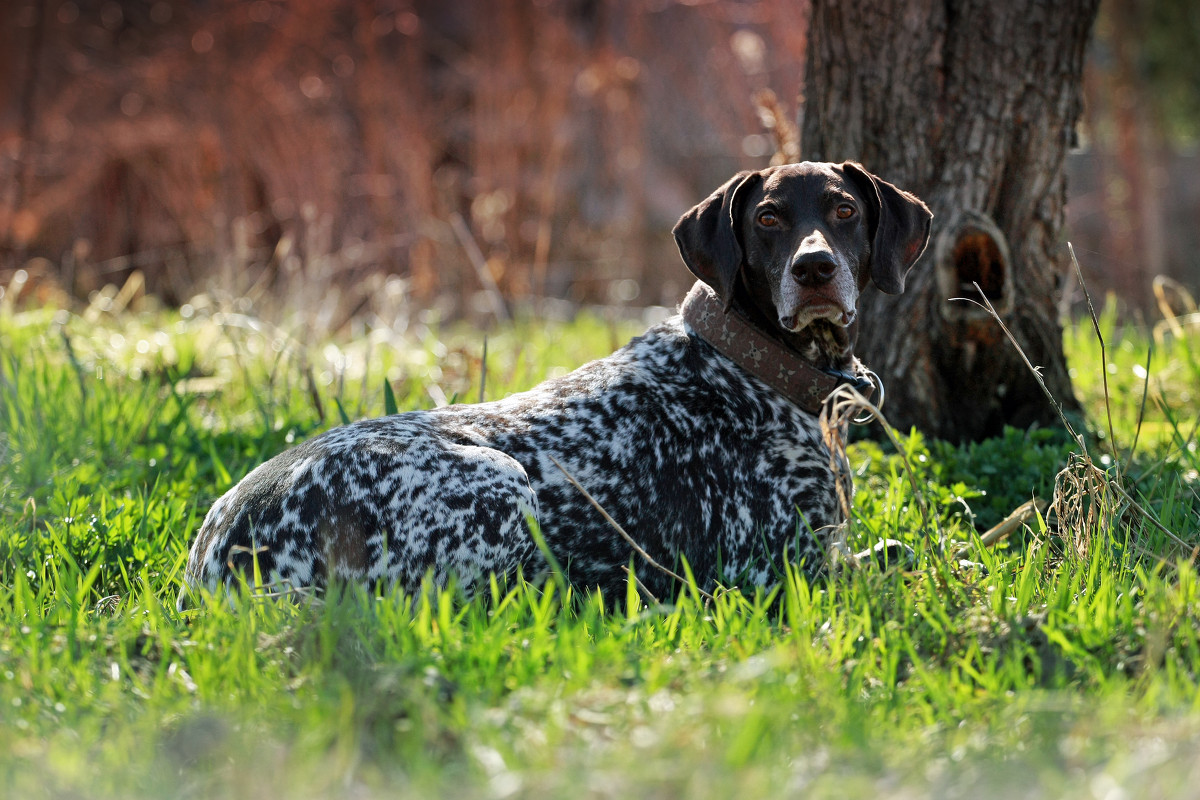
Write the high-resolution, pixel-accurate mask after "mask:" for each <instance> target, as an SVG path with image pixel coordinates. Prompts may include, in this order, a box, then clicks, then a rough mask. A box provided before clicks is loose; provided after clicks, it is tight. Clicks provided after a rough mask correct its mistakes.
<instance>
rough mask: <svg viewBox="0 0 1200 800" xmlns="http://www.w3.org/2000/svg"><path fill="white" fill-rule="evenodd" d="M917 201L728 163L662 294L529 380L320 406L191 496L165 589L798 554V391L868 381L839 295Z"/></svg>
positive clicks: (882, 186) (727, 565)
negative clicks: (674, 287)
mask: <svg viewBox="0 0 1200 800" xmlns="http://www.w3.org/2000/svg"><path fill="white" fill-rule="evenodd" d="M931 219H932V215H931V214H930V212H929V209H928V208H926V206H925V205H924V204H923V203H922V202H921V201H920V200H919V199H917V198H916V197H914V196H913V195H911V194H909V193H907V192H904V191H902V190H900V189H898V188H897V187H896V186H893V185H892V184H890V183H888V182H886V181H884V180H882V179H880V178H878V177H876V176H874V175H872V174H871V173H869V172H867V171H866V170H865V169H864V168H863V167H862V166H860V165H858V164H856V163H853V162H846V163H843V164H828V163H810V162H805V163H799V164H790V165H785V166H776V167H771V168H768V169H764V170H760V171H753V172H740V173H738V174H737V175H735V176H734V177H733V178H732V179H730V180H729V181H728V182H726V183H725V184H724V185H723V186H721V187H720V188H718V189H717V190H716V191H715V192H713V193H712V194H711V195H710V196H709V197H708V198H707V199H705V200H704V201H703V202H701V203H700V204H699V205H697V206H696V207H694V208H693V209H691V210H690V211H688V212H687V213H685V214H684V215H683V217H682V218H681V219H680V220H679V222H678V224H677V225H676V226H675V228H674V236H675V240H676V243H677V244H678V247H679V252H680V254H681V256H682V257H683V261H684V263H685V264H686V266H687V267H688V269H690V270H691V272H692V273H693V274H694V275H695V276H696V277H697V278H698V279H699V281H698V282H697V283H696V285H695V286H694V287H693V289H692V291H691V292H690V293H689V294H688V296H687V298H686V299H685V300H684V302H683V304H682V306H681V313H680V314H679V315H677V316H674V317H671V318H669V319H667V320H666V321H664V322H662V323H661V324H658V325H656V326H654V327H651V328H650V329H649V330H648V331H647V332H646V333H645V334H643V335H642V336H639V337H637V338H635V339H634V340H633V341H631V342H630V343H629V344H628V345H626V346H625V347H623V348H621V349H620V350H618V351H617V352H615V353H613V354H612V355H610V356H608V357H606V358H602V359H599V360H597V361H593V362H591V363H589V364H586V365H584V366H582V367H580V368H579V369H577V370H575V371H574V372H572V373H570V374H568V375H566V376H564V377H560V378H556V379H553V380H549V381H546V382H545V383H542V384H540V385H539V386H537V387H535V388H534V389H532V390H530V391H527V392H523V393H520V394H515V395H512V396H510V397H508V398H506V399H503V400H498V401H495V402H488V403H480V404H477V405H451V406H448V407H445V408H439V409H435V410H431V411H410V412H407V413H401V414H395V415H392V416H388V417H383V418H379V419H369V420H363V421H359V422H355V423H352V424H349V425H344V426H342V427H339V428H335V429H332V430H330V431H327V432H325V433H323V434H321V435H319V436H317V437H315V438H313V439H311V440H309V441H306V442H304V443H302V444H300V445H298V446H296V447H293V448H292V449H290V450H287V451H285V452H283V453H281V454H280V455H278V456H276V457H274V458H273V459H271V460H269V461H267V462H266V463H264V464H262V465H260V466H259V467H258V468H256V469H255V470H253V471H252V472H250V473H249V474H248V475H247V476H246V477H245V478H244V479H242V481H241V482H240V483H238V484H237V485H236V486H234V487H233V488H232V489H230V490H229V491H228V492H227V493H226V494H225V495H224V496H222V497H221V498H220V499H218V500H217V501H216V503H215V504H214V505H213V506H212V508H211V509H210V511H209V512H208V514H207V516H206V517H205V519H204V522H203V524H202V526H201V528H200V531H199V533H198V534H197V536H196V539H195V542H194V544H193V545H192V547H191V550H190V552H189V556H188V562H187V567H186V572H185V577H184V586H183V589H182V591H181V593H180V598H179V605H180V607H181V608H184V607H186V606H187V605H189V603H188V597H189V595H191V594H194V593H195V592H194V590H195V589H197V588H198V587H202V586H203V587H207V588H209V589H215V588H217V587H219V586H222V585H224V586H226V587H232V586H235V585H238V582H239V578H238V575H239V574H240V575H242V576H245V577H246V578H247V579H249V580H251V581H253V580H254V579H255V576H258V578H259V579H260V580H262V581H263V582H269V583H271V584H272V585H285V586H294V587H300V586H312V587H322V586H324V585H326V584H328V583H330V582H338V581H341V582H359V583H365V584H367V585H368V586H374V585H377V584H382V585H383V586H384V587H387V588H398V589H402V590H404V591H406V592H418V591H421V589H422V585H423V581H432V585H434V586H443V585H446V584H447V583H448V582H450V581H455V582H456V585H457V586H458V587H460V588H462V589H465V590H466V591H467V592H470V591H471V590H472V589H473V588H478V587H479V586H486V585H488V576H489V575H490V574H495V575H496V576H497V577H499V578H501V579H503V578H505V577H510V576H515V575H516V574H517V573H518V572H520V573H521V574H523V575H525V576H534V575H536V574H538V573H539V572H541V571H543V570H546V569H547V568H548V564H549V561H548V559H547V551H548V554H549V555H550V556H552V559H550V560H553V561H555V562H557V564H556V567H557V568H559V569H561V570H562V571H563V573H564V574H565V575H566V577H567V578H568V579H569V580H570V581H571V582H572V584H574V585H577V586H580V587H596V588H599V589H600V590H601V591H602V592H604V593H606V594H608V595H609V596H613V595H612V593H613V592H624V591H625V587H626V585H627V582H628V580H629V572H628V568H629V567H630V566H631V565H632V566H633V567H634V569H635V571H636V573H637V575H638V577H639V578H640V579H641V581H642V583H643V586H644V588H645V589H646V590H647V591H651V592H654V593H656V594H657V595H659V596H661V595H663V594H667V593H670V592H671V591H672V590H673V588H674V586H675V584H674V581H673V579H672V578H671V577H669V576H668V575H667V574H666V571H665V570H659V569H655V568H652V567H649V566H647V565H646V564H644V563H642V561H641V560H640V558H635V557H634V556H633V553H634V552H635V550H634V548H633V545H632V544H631V543H630V541H629V539H632V540H633V542H635V543H636V544H637V545H638V547H639V548H640V549H641V550H642V551H643V554H644V555H645V556H649V557H651V558H653V559H654V561H655V562H657V564H659V565H666V566H667V567H676V568H678V567H681V566H682V565H681V562H682V561H683V560H685V559H686V563H687V565H688V567H689V568H690V569H691V571H692V574H693V575H694V577H695V579H696V580H697V581H698V582H699V583H700V584H701V586H706V587H712V586H714V585H716V584H717V583H718V582H737V583H739V584H743V585H763V584H767V583H770V582H771V581H772V580H773V579H774V578H777V577H778V575H780V574H781V572H780V568H781V566H782V564H783V560H784V559H789V560H791V561H793V563H797V564H800V565H802V568H803V569H805V570H806V571H808V572H810V573H814V572H816V571H818V570H819V569H820V568H821V566H822V564H823V562H824V557H825V551H826V544H827V543H826V541H825V539H826V538H827V536H828V531H830V530H831V529H833V528H835V527H836V526H838V525H839V524H840V523H842V522H844V519H843V513H842V511H841V506H840V504H839V502H838V499H837V492H836V489H835V481H836V480H837V478H836V475H835V472H836V471H837V470H836V469H835V468H836V466H837V463H840V462H841V461H842V460H844V457H845V454H844V452H835V453H833V454H831V452H830V450H829V446H828V444H827V443H826V442H825V441H824V440H823V438H822V435H821V431H820V427H819V424H818V414H819V412H820V409H821V403H822V401H823V400H824V399H825V397H826V396H827V395H829V394H830V392H832V391H833V390H834V389H836V388H837V387H838V385H839V384H841V383H852V384H855V385H857V386H859V387H861V388H863V389H864V390H867V389H869V387H870V383H869V380H868V379H865V376H866V375H867V371H866V370H865V368H864V367H863V366H862V364H861V363H860V362H859V361H858V360H857V359H856V358H855V357H854V355H853V346H854V340H855V334H856V330H857V326H858V322H859V320H858V298H859V295H860V293H861V292H863V291H864V290H865V289H866V288H867V286H868V284H871V283H874V285H875V286H877V287H878V288H879V289H880V290H882V291H884V292H889V293H898V292H901V291H903V289H904V282H905V275H906V273H907V272H908V270H909V269H910V268H911V267H912V265H913V263H914V262H916V260H917V259H918V258H919V257H920V255H921V253H922V252H923V250H924V249H925V246H926V244H927V243H928V240H929V227H930V221H931ZM831 455H832V456H833V459H832V460H831ZM585 492H586V495H585ZM589 496H590V498H589ZM593 499H594V501H595V504H597V505H599V506H600V507H601V508H603V509H604V511H605V512H606V513H607V514H608V516H609V517H611V518H612V521H614V522H616V523H618V524H619V525H620V526H621V528H622V529H623V531H624V532H625V534H626V535H625V536H623V535H621V534H620V533H618V532H617V530H616V529H615V527H614V526H613V525H612V523H611V522H609V521H608V520H606V519H605V517H604V516H603V515H602V514H601V512H600V511H598V510H597V508H596V507H595V506H594V505H593V502H592V500H593ZM531 528H532V529H534V530H536V531H537V533H538V535H536V536H535V535H534V534H533V533H532V532H531ZM626 536H628V537H629V538H628V539H627V538H626ZM539 540H540V541H539ZM543 548H544V549H543ZM616 596H621V595H619V594H618V595H616Z"/></svg>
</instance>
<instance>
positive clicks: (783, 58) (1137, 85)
mask: <svg viewBox="0 0 1200 800" xmlns="http://www.w3.org/2000/svg"><path fill="white" fill-rule="evenodd" d="M807 18H808V5H807V2H805V0H757V1H754V0H747V1H746V2H718V1H716V0H474V1H472V0H440V1H439V2H432V1H427V0H411V1H410V0H369V1H368V0H358V1H357V2H356V1H355V0H287V2H284V1H283V0H253V2H246V1H245V0H192V2H184V0H133V1H128V0H127V1H125V2H116V0H7V2H4V3H2V4H0V37H2V38H0V291H4V292H6V293H7V295H8V297H7V301H8V302H13V301H15V300H18V299H19V300H20V301H21V302H60V303H61V302H68V299H69V298H77V299H82V300H85V301H86V300H88V299H89V298H90V299H91V300H92V301H93V302H94V301H95V300H96V298H97V297H98V296H101V297H102V299H103V298H104V297H112V296H114V295H117V294H118V293H120V294H123V295H125V298H124V299H125V301H129V300H130V299H131V298H133V299H136V298H137V297H141V296H145V295H151V296H156V297H158V298H161V300H162V301H164V302H166V303H170V304H180V303H185V302H188V301H189V299H190V298H192V297H193V296H194V295H197V294H206V295H208V296H214V295H215V296H218V297H225V298H236V299H240V300H242V301H245V302H249V303H253V304H256V305H258V306H260V307H264V306H265V307H271V306H273V307H275V308H277V309H286V308H302V309H305V310H306V312H307V313H308V314H309V316H310V317H311V318H312V319H314V320H316V321H317V323H318V324H319V325H320V326H321V327H323V328H325V329H337V328H339V327H341V326H343V325H345V324H346V322H347V321H349V320H350V319H352V318H355V317H356V316H359V315H362V314H365V313H372V312H376V313H378V312H379V311H380V310H381V308H383V307H385V306H394V305H395V304H397V303H409V304H417V305H419V306H420V307H423V308H431V309H436V310H437V311H438V312H439V313H440V314H442V315H444V316H446V317H459V316H473V315H484V314H488V313H494V312H495V303H496V300H497V298H499V297H502V298H504V302H506V303H508V304H510V305H520V304H524V303H533V304H536V307H538V308H539V309H541V310H544V308H545V306H544V305H543V301H542V300H541V299H542V298H552V299H553V300H554V301H555V302H558V303H559V304H561V303H562V301H568V302H570V303H573V304H574V303H599V304H612V305H631V306H646V305H653V304H667V305H669V304H674V303H675V302H677V301H678V300H679V298H680V297H681V296H682V294H683V292H684V291H685V289H686V287H687V286H688V285H690V283H691V278H690V276H689V275H688V273H687V272H686V270H685V269H684V267H683V266H682V264H681V262H680V261H679V258H678V256H677V254H676V251H675V247H674V243H673V241H672V240H671V237H670V233H669V231H670V228H671V226H672V225H673V224H674V222H675V220H676V219H677V218H678V216H679V215H680V214H681V213H682V212H683V211H685V210H686V209H687V208H689V207H690V206H691V205H693V204H694V203H696V202H697V201H698V200H700V199H701V198H703V197H704V196H706V195H707V194H708V193H709V192H710V191H711V190H712V189H714V188H715V187H716V186H718V185H719V184H720V183H721V182H723V181H724V180H725V179H726V178H727V177H728V176H729V175H730V174H732V173H733V172H734V171H735V170H737V169H743V168H758V167H762V166H765V165H766V163H767V161H768V159H769V158H770V156H771V154H772V153H773V152H774V140H773V137H772V136H771V135H770V131H769V129H768V126H769V125H771V124H776V123H777V122H779V121H780V120H782V121H784V122H786V121H787V120H789V119H790V120H794V117H795V112H796V105H797V102H798V100H799V97H800V93H801V91H802V87H803V80H804V62H805V55H806V54H805V42H806V28H807ZM764 90H770V93H771V94H764ZM1085 95H1086V110H1085V113H1084V118H1083V119H1082V120H1081V124H1080V130H1079V133H1080V137H1079V147H1078V148H1077V149H1076V150H1075V151H1074V152H1073V153H1072V155H1071V156H1070V159H1069V162H1068V165H1067V166H1068V173H1069V187H1070V188H1069V203H1068V209H1069V222H1068V236H1069V239H1070V241H1071V242H1072V243H1073V244H1074V247H1075V250H1076V253H1077V254H1078V255H1079V259H1080V262H1081V264H1082V266H1083V268H1084V270H1085V273H1086V274H1087V275H1088V277H1089V281H1090V282H1091V283H1090V285H1091V288H1092V289H1093V291H1094V292H1096V291H1103V290H1113V291H1114V292H1115V293H1116V296H1117V297H1118V298H1119V302H1120V304H1121V305H1120V307H1121V310H1122V311H1123V312H1125V313H1126V314H1129V315H1133V316H1136V315H1139V314H1141V313H1150V312H1151V311H1152V310H1153V309H1154V307H1155V303H1156V297H1155V294H1154V289H1153V286H1154V279H1155V277H1156V276H1165V278H1166V279H1167V281H1166V282H1165V283H1164V282H1163V281H1161V280H1160V281H1159V289H1160V293H1161V292H1162V291H1165V292H1166V294H1167V295H1170V297H1169V298H1168V299H1172V300H1173V301H1178V298H1179V297H1186V292H1187V291H1190V292H1193V293H1194V292H1195V291H1196V289H1197V287H1198V286H1200V152H1198V144H1200V3H1196V2H1195V0H1104V2H1103V4H1102V9H1101V14H1100V19H1099V21H1098V24H1097V27H1096V30H1095V33H1094V37H1093V41H1092V45H1091V50H1090V56H1089V62H1088V66H1087V71H1086V77H1085ZM772 96H774V97H776V98H778V100H777V101H774V105H772V101H771V99H770V98H771V97H772ZM801 152H802V154H803V143H801ZM868 166H870V165H868ZM884 177H886V176H884ZM1173 282H1174V283H1173ZM1175 286H1178V287H1181V288H1182V289H1184V290H1185V292H1183V293H1180V292H1178V291H1176V290H1174V289H1172V287H1175ZM547 302H549V301H547ZM1177 310H1191V309H1177Z"/></svg>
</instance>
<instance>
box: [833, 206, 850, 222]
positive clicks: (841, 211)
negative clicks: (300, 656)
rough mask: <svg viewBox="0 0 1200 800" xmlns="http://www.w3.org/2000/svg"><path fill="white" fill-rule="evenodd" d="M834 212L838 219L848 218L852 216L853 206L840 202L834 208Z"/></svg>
mask: <svg viewBox="0 0 1200 800" xmlns="http://www.w3.org/2000/svg"><path fill="white" fill-rule="evenodd" d="M834 213H836V214H837V217H838V219H850V218H851V217H853V216H854V206H852V205H850V204H849V203H842V204H840V205H839V206H838V207H837V208H836V209H835V210H834Z"/></svg>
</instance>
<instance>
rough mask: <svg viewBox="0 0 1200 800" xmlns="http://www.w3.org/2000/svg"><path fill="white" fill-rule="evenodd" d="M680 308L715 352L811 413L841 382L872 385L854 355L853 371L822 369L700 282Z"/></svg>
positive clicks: (867, 388)
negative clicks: (786, 345)
mask: <svg viewBox="0 0 1200 800" xmlns="http://www.w3.org/2000/svg"><path fill="white" fill-rule="evenodd" d="M679 312H680V313H681V314H682V315H683V321H684V322H686V323H687V324H688V325H690V326H691V328H692V330H694V331H695V332H696V333H697V334H699V336H700V338H701V339H703V340H704V341H706V342H708V343H709V344H711V345H712V346H713V347H714V348H716V350H717V352H719V353H721V354H722V355H724V356H725V357H726V358H728V359H730V360H731V361H733V363H735V364H737V365H738V366H739V367H741V368H742V369H744V370H746V371H747V372H749V373H750V374H751V375H753V376H754V377H756V378H758V379H759V380H760V381H762V382H763V383H765V384H767V385H768V386H770V387H771V388H772V389H774V390H775V391H777V392H779V393H780V394H781V395H783V396H784V397H785V398H787V399H788V400H790V401H791V402H793V403H795V404H796V405H797V406H799V407H800V408H802V409H804V410H805V411H808V412H810V413H812V414H819V413H821V407H822V406H823V405H824V404H825V399H826V398H827V397H829V395H830V394H832V393H833V390H834V389H836V388H837V387H838V386H841V385H842V384H849V385H850V386H853V387H854V388H855V389H857V390H858V391H859V392H860V393H861V394H862V395H863V396H864V397H867V398H869V397H870V396H871V393H872V392H873V391H874V389H875V384H874V383H872V382H871V379H870V378H868V377H867V369H866V368H865V367H864V366H863V365H862V363H861V362H860V361H859V360H858V359H857V358H855V359H852V366H851V368H852V369H853V370H854V372H853V373H851V372H841V371H838V370H824V369H820V368H819V367H816V366H814V365H813V364H811V363H809V362H808V361H805V360H804V359H802V358H801V357H800V356H799V355H797V354H796V353H795V352H793V351H792V350H789V349H788V348H786V347H784V346H783V344H782V343H780V342H779V341H778V340H776V339H773V338H771V337H770V336H767V335H766V334H765V333H763V332H762V331H761V330H760V329H758V328H756V327H755V326H754V325H752V324H751V323H750V321H749V320H748V319H746V318H745V317H743V316H742V315H741V314H739V313H738V312H737V311H735V310H733V309H732V308H731V309H730V310H729V311H726V310H725V307H724V304H723V303H722V302H721V301H720V299H718V297H717V293H716V292H714V291H713V290H712V289H711V288H710V287H709V286H708V285H706V284H705V283H703V282H701V281H697V282H696V285H695V286H693V287H692V290H691V291H690V292H688V295H687V297H685V298H684V299H683V304H682V305H680V307H679Z"/></svg>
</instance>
